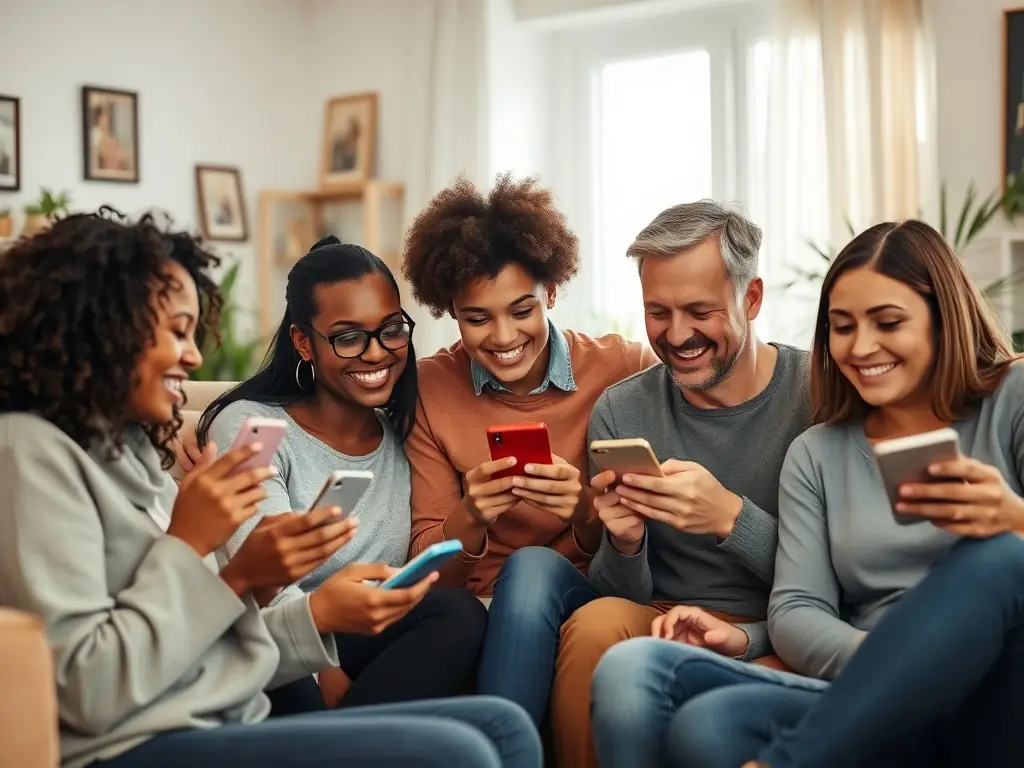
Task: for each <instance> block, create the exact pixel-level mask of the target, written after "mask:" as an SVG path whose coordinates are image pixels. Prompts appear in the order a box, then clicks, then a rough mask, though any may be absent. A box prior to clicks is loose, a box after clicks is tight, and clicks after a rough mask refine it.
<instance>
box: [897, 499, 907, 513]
mask: <svg viewBox="0 0 1024 768" xmlns="http://www.w3.org/2000/svg"><path fill="white" fill-rule="evenodd" d="M909 509H910V505H909V504H904V503H903V502H902V501H900V502H897V504H896V511H897V512H907V511H908V510H909Z"/></svg>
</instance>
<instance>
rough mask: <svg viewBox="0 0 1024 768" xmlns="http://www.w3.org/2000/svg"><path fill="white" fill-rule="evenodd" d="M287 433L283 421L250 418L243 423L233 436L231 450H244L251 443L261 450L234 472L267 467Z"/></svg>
mask: <svg viewBox="0 0 1024 768" xmlns="http://www.w3.org/2000/svg"><path fill="white" fill-rule="evenodd" d="M287 431H288V422H287V421H285V420H284V419H259V418H256V417H254V416H250V417H249V418H247V419H246V420H245V422H243V424H242V428H241V429H239V430H238V434H237V435H235V442H233V443H232V444H231V450H232V451H233V450H235V449H237V448H244V447H245V446H247V445H251V444H252V443H260V444H261V445H262V446H263V448H261V449H260V452H259V453H257V454H256V455H255V456H253V457H252V458H250V459H249V460H248V461H246V462H244V463H243V464H241V465H240V466H239V467H238V468H237V469H236V470H235V472H242V471H244V470H247V469H259V468H260V467H269V466H270V465H271V464H273V462H274V454H276V453H277V449H278V448H280V447H281V441H282V440H284V436H285V433H286V432H287Z"/></svg>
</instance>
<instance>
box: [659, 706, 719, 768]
mask: <svg viewBox="0 0 1024 768" xmlns="http://www.w3.org/2000/svg"><path fill="white" fill-rule="evenodd" d="M729 693H730V691H729V689H728V688H720V689H718V690H714V691H708V692H707V693H702V694H701V695H699V696H697V697H695V698H693V699H691V700H690V701H688V702H686V703H685V704H683V706H682V707H681V708H680V709H679V711H678V712H676V714H675V715H674V716H673V718H672V721H671V724H670V725H669V729H668V733H667V734H666V743H665V751H666V753H667V755H669V757H670V761H671V760H673V759H674V760H680V759H685V761H686V762H685V764H686V765H699V766H707V768H713V766H717V765H719V764H720V762H721V759H722V757H721V756H722V755H723V754H727V753H728V752H729V750H728V749H727V747H728V745H729V744H730V742H731V741H732V739H733V736H732V735H731V733H730V729H731V728H732V727H733V724H734V722H735V701H734V699H733V698H731V697H730V696H729ZM672 764H675V763H674V762H673V763H672Z"/></svg>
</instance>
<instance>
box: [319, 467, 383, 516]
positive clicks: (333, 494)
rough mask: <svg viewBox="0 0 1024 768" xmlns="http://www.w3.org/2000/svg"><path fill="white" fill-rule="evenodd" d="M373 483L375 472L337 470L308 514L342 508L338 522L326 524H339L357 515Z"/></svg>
mask: <svg viewBox="0 0 1024 768" xmlns="http://www.w3.org/2000/svg"><path fill="white" fill-rule="evenodd" d="M372 482H373V472H359V471H355V470H351V471H347V470H343V469H338V470H335V471H334V472H331V474H329V475H328V476H327V480H325V481H324V484H323V487H321V488H320V492H319V493H318V494H317V495H316V499H315V500H314V501H313V503H312V504H310V505H309V509H308V510H306V511H307V513H308V512H312V511H313V510H314V509H318V508H320V507H341V515H340V516H339V517H338V519H337V520H328V521H327V522H325V523H324V525H327V523H331V522H338V521H339V520H344V519H345V518H347V517H349V516H350V515H352V514H354V513H355V510H356V506H357V505H358V504H359V500H360V499H362V498H363V494H364V493H366V491H367V489H369V487H370V484H371V483H372Z"/></svg>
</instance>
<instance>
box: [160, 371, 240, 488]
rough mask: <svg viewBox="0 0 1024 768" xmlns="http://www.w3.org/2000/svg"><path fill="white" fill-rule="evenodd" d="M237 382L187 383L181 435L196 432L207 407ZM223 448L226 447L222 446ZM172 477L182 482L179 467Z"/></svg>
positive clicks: (176, 466)
mask: <svg viewBox="0 0 1024 768" xmlns="http://www.w3.org/2000/svg"><path fill="white" fill-rule="evenodd" d="M236 383H237V382H234V381H186V382H185V410H184V411H182V413H181V417H182V425H181V432H180V433H179V434H180V435H182V436H184V435H187V434H188V433H189V431H190V430H191V431H194V430H195V428H196V424H197V423H198V422H199V417H200V416H202V415H203V411H205V410H206V406H208V405H209V404H210V403H212V402H213V401H214V400H216V399H217V398H218V397H220V396H221V395H222V394H224V393H225V392H227V391H228V390H229V389H231V388H232V387H233V386H235V384H236ZM220 447H221V448H223V447H224V446H220ZM171 475H173V476H174V478H175V479H176V480H181V476H182V472H181V468H180V467H179V466H178V465H175V466H174V467H173V468H172V469H171Z"/></svg>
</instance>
